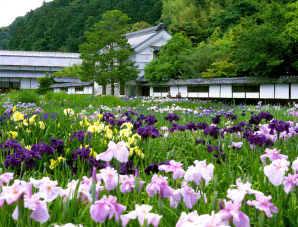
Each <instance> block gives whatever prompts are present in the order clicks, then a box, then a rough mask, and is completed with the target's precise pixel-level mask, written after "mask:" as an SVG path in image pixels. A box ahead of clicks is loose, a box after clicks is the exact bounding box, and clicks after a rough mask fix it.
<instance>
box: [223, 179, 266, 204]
mask: <svg viewBox="0 0 298 227" xmlns="http://www.w3.org/2000/svg"><path fill="white" fill-rule="evenodd" d="M232 186H235V187H237V188H236V189H228V195H227V197H228V198H230V199H231V200H233V201H235V202H240V203H241V202H242V200H243V199H244V197H245V195H246V194H257V193H261V192H259V191H257V190H253V189H252V188H251V183H249V182H246V183H245V184H243V183H242V182H241V178H238V179H237V180H236V185H232Z"/></svg>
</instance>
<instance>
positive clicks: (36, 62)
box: [0, 50, 82, 91]
mask: <svg viewBox="0 0 298 227" xmlns="http://www.w3.org/2000/svg"><path fill="white" fill-rule="evenodd" d="M81 62H82V60H81V59H80V54H78V53H56V52H33V51H6V50H0V89H1V90H2V91H5V90H9V89H36V88H38V87H39V83H38V80H37V79H38V78H39V77H44V76H46V75H47V74H48V75H52V74H53V73H54V72H57V71H60V70H62V69H64V68H65V67H70V66H72V65H74V64H81Z"/></svg>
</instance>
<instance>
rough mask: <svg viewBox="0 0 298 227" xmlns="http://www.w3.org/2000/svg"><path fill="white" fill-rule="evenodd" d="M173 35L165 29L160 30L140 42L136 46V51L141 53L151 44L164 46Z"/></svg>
mask: <svg viewBox="0 0 298 227" xmlns="http://www.w3.org/2000/svg"><path fill="white" fill-rule="evenodd" d="M171 38H172V36H171V35H170V34H169V33H168V32H167V31H165V30H162V31H159V32H157V33H155V34H154V35H152V36H151V37H149V38H148V39H147V40H145V41H143V42H142V43H140V44H139V45H138V46H136V47H135V48H134V50H135V52H137V53H139V52H141V51H142V50H144V49H146V48H148V47H150V46H162V45H164V44H166V43H167V41H168V40H169V39H171Z"/></svg>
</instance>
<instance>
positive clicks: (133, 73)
mask: <svg viewBox="0 0 298 227" xmlns="http://www.w3.org/2000/svg"><path fill="white" fill-rule="evenodd" d="M129 21H130V18H128V17H127V15H126V14H123V13H122V12H121V11H118V10H113V11H108V12H106V13H105V14H103V16H102V20H101V21H99V22H98V23H96V24H95V25H94V27H93V28H92V29H90V31H88V32H86V38H87V42H86V43H84V44H82V45H80V47H79V49H80V53H81V58H82V59H83V63H82V69H83V70H84V73H83V76H82V80H95V81H96V82H97V83H98V84H102V85H106V84H111V86H112V94H114V83H116V82H118V81H120V83H123V82H125V81H127V80H133V79H136V78H137V75H138V71H137V69H136V67H135V66H134V62H132V61H131V60H129V56H130V54H131V53H132V49H131V47H130V44H129V43H128V41H127V39H126V37H125V36H124V34H125V32H126V31H127V29H128V26H129V25H128V22H129Z"/></svg>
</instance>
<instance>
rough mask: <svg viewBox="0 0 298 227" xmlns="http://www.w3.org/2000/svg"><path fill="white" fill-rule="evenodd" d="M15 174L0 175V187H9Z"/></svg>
mask: <svg viewBox="0 0 298 227" xmlns="http://www.w3.org/2000/svg"><path fill="white" fill-rule="evenodd" d="M13 175H14V173H4V174H1V175H0V186H2V185H3V183H4V184H6V185H8V184H9V182H10V181H11V180H12V179H13Z"/></svg>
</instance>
